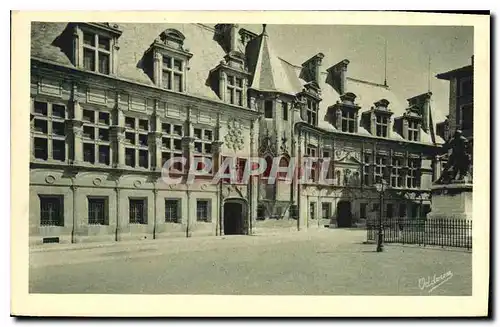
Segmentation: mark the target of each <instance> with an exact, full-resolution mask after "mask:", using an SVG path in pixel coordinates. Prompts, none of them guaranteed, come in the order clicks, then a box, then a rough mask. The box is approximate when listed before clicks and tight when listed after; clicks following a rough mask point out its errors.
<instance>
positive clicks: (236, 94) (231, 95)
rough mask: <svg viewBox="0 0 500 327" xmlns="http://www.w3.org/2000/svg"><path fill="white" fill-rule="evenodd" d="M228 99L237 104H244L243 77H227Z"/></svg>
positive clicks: (229, 101)
mask: <svg viewBox="0 0 500 327" xmlns="http://www.w3.org/2000/svg"><path fill="white" fill-rule="evenodd" d="M226 101H227V102H228V103H230V104H235V105H237V106H242V105H243V79H241V78H239V77H236V76H231V75H230V76H228V77H227V86H226Z"/></svg>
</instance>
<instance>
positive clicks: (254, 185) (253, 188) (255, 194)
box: [249, 120, 259, 234]
mask: <svg viewBox="0 0 500 327" xmlns="http://www.w3.org/2000/svg"><path fill="white" fill-rule="evenodd" d="M257 126H258V122H256V121H255V120H252V121H251V122H250V156H251V157H257V156H258V149H257V145H258V142H257V140H258V134H256V133H255V130H256V127H257ZM258 201H259V177H258V176H251V179H250V199H249V203H250V208H249V211H250V214H249V221H250V228H249V229H250V234H252V233H253V227H254V226H255V222H256V220H257V205H258Z"/></svg>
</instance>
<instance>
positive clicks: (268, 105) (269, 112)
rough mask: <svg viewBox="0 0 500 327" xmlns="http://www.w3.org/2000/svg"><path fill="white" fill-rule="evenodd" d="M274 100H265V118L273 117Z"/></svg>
mask: <svg viewBox="0 0 500 327" xmlns="http://www.w3.org/2000/svg"><path fill="white" fill-rule="evenodd" d="M273 116H274V115H273V102H272V101H269V100H266V101H265V102H264V118H273Z"/></svg>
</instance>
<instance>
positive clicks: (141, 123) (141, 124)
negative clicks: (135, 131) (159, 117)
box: [139, 119, 149, 131]
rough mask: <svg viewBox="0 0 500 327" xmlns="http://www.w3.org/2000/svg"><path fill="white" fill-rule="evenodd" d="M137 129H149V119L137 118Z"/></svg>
mask: <svg viewBox="0 0 500 327" xmlns="http://www.w3.org/2000/svg"><path fill="white" fill-rule="evenodd" d="M139 129H141V130H143V131H148V130H149V121H148V120H147V119H139Z"/></svg>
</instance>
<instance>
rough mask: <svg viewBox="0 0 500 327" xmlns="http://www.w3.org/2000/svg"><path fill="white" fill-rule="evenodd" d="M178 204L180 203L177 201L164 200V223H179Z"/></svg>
mask: <svg viewBox="0 0 500 327" xmlns="http://www.w3.org/2000/svg"><path fill="white" fill-rule="evenodd" d="M180 203H181V201H180V200H177V199H166V200H165V222H167V223H179V222H180V221H181V216H180Z"/></svg>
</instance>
